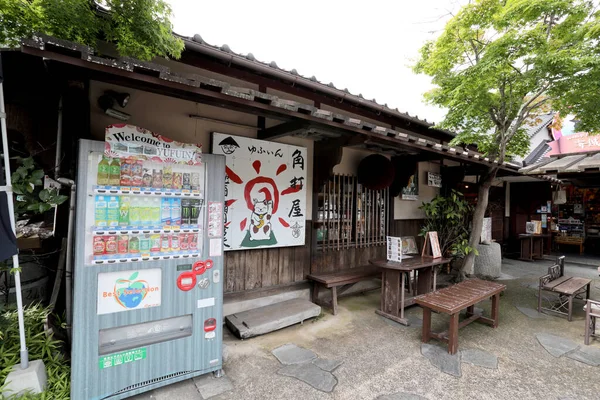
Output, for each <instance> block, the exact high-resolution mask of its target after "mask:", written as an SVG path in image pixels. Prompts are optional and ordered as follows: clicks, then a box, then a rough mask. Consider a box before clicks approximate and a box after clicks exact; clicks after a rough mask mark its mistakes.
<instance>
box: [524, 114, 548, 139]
mask: <svg viewBox="0 0 600 400" xmlns="http://www.w3.org/2000/svg"><path fill="white" fill-rule="evenodd" d="M538 118H540V119H541V121H540V122H539V123H538V124H535V125H533V126H529V125H526V128H527V136H528V137H529V138H530V139H531V138H532V137H534V136H535V134H536V133H538V132H539V131H541V130H542V129H544V128H546V127H547V126H548V125H550V124H551V123H552V120H553V119H554V113H549V114H544V115H540V116H539V117H538Z"/></svg>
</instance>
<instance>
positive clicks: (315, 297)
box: [312, 282, 321, 304]
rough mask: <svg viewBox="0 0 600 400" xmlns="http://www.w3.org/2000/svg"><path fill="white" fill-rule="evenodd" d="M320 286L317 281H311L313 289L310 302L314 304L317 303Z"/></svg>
mask: <svg viewBox="0 0 600 400" xmlns="http://www.w3.org/2000/svg"><path fill="white" fill-rule="evenodd" d="M319 286H321V285H320V284H319V283H317V282H314V283H313V290H312V302H313V303H315V304H319V289H320V287H319Z"/></svg>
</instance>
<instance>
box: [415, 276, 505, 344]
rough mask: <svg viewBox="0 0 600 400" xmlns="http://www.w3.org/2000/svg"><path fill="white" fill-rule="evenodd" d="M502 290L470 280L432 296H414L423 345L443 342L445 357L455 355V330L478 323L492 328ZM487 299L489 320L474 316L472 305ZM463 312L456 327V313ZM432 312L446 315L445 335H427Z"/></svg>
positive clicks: (478, 315) (473, 306)
mask: <svg viewBox="0 0 600 400" xmlns="http://www.w3.org/2000/svg"><path fill="white" fill-rule="evenodd" d="M505 289H506V286H505V285H502V284H500V283H496V282H490V281H483V280H480V279H470V280H468V281H464V282H461V283H458V284H456V285H453V286H450V287H448V288H445V289H441V290H438V291H436V292H433V293H428V294H425V295H422V296H418V297H417V298H416V299H415V302H416V303H417V304H418V305H420V306H421V307H422V308H423V337H422V341H423V343H427V342H429V340H430V339H431V338H435V339H438V340H441V341H444V342H447V343H448V353H450V354H456V352H457V351H458V330H459V329H460V328H462V327H463V326H465V325H468V324H470V323H471V322H474V321H478V322H483V323H485V324H488V325H491V326H492V327H493V328H496V327H497V326H498V315H499V309H500V293H501V292H502V291H504V290H505ZM490 297H491V298H492V315H491V318H486V317H484V316H483V315H480V314H475V304H477V303H479V302H480V301H482V300H486V299H488V298H490ZM464 309H466V310H467V318H466V319H465V320H464V321H462V322H461V323H458V317H459V315H460V312H461V311H462V310H464ZM432 310H433V311H436V312H440V313H445V314H449V315H450V327H449V328H448V330H447V331H444V332H440V333H436V332H432V331H431V311H432Z"/></svg>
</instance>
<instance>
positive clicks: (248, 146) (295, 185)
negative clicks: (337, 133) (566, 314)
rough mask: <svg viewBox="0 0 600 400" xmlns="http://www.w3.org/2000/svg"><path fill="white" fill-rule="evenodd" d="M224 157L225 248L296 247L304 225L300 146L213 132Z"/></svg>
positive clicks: (217, 150)
mask: <svg viewBox="0 0 600 400" xmlns="http://www.w3.org/2000/svg"><path fill="white" fill-rule="evenodd" d="M212 150H213V153H214V154H223V155H225V158H226V172H227V173H226V177H225V210H224V214H225V221H223V223H224V238H223V245H224V248H225V250H239V249H252V248H264V247H284V246H301V245H303V244H304V227H305V224H306V218H307V215H306V168H307V166H308V165H307V163H308V160H307V155H306V148H304V147H297V146H290V145H285V144H280V143H275V142H266V141H262V140H257V139H250V138H246V137H241V136H232V135H225V134H222V133H213V149H212Z"/></svg>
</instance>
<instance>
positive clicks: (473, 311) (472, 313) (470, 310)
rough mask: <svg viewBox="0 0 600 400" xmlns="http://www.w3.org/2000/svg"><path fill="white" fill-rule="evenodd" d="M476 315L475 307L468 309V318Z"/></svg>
mask: <svg viewBox="0 0 600 400" xmlns="http://www.w3.org/2000/svg"><path fill="white" fill-rule="evenodd" d="M474 314H475V306H474V305H472V306H469V307H467V318H468V317H470V316H471V315H474Z"/></svg>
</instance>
